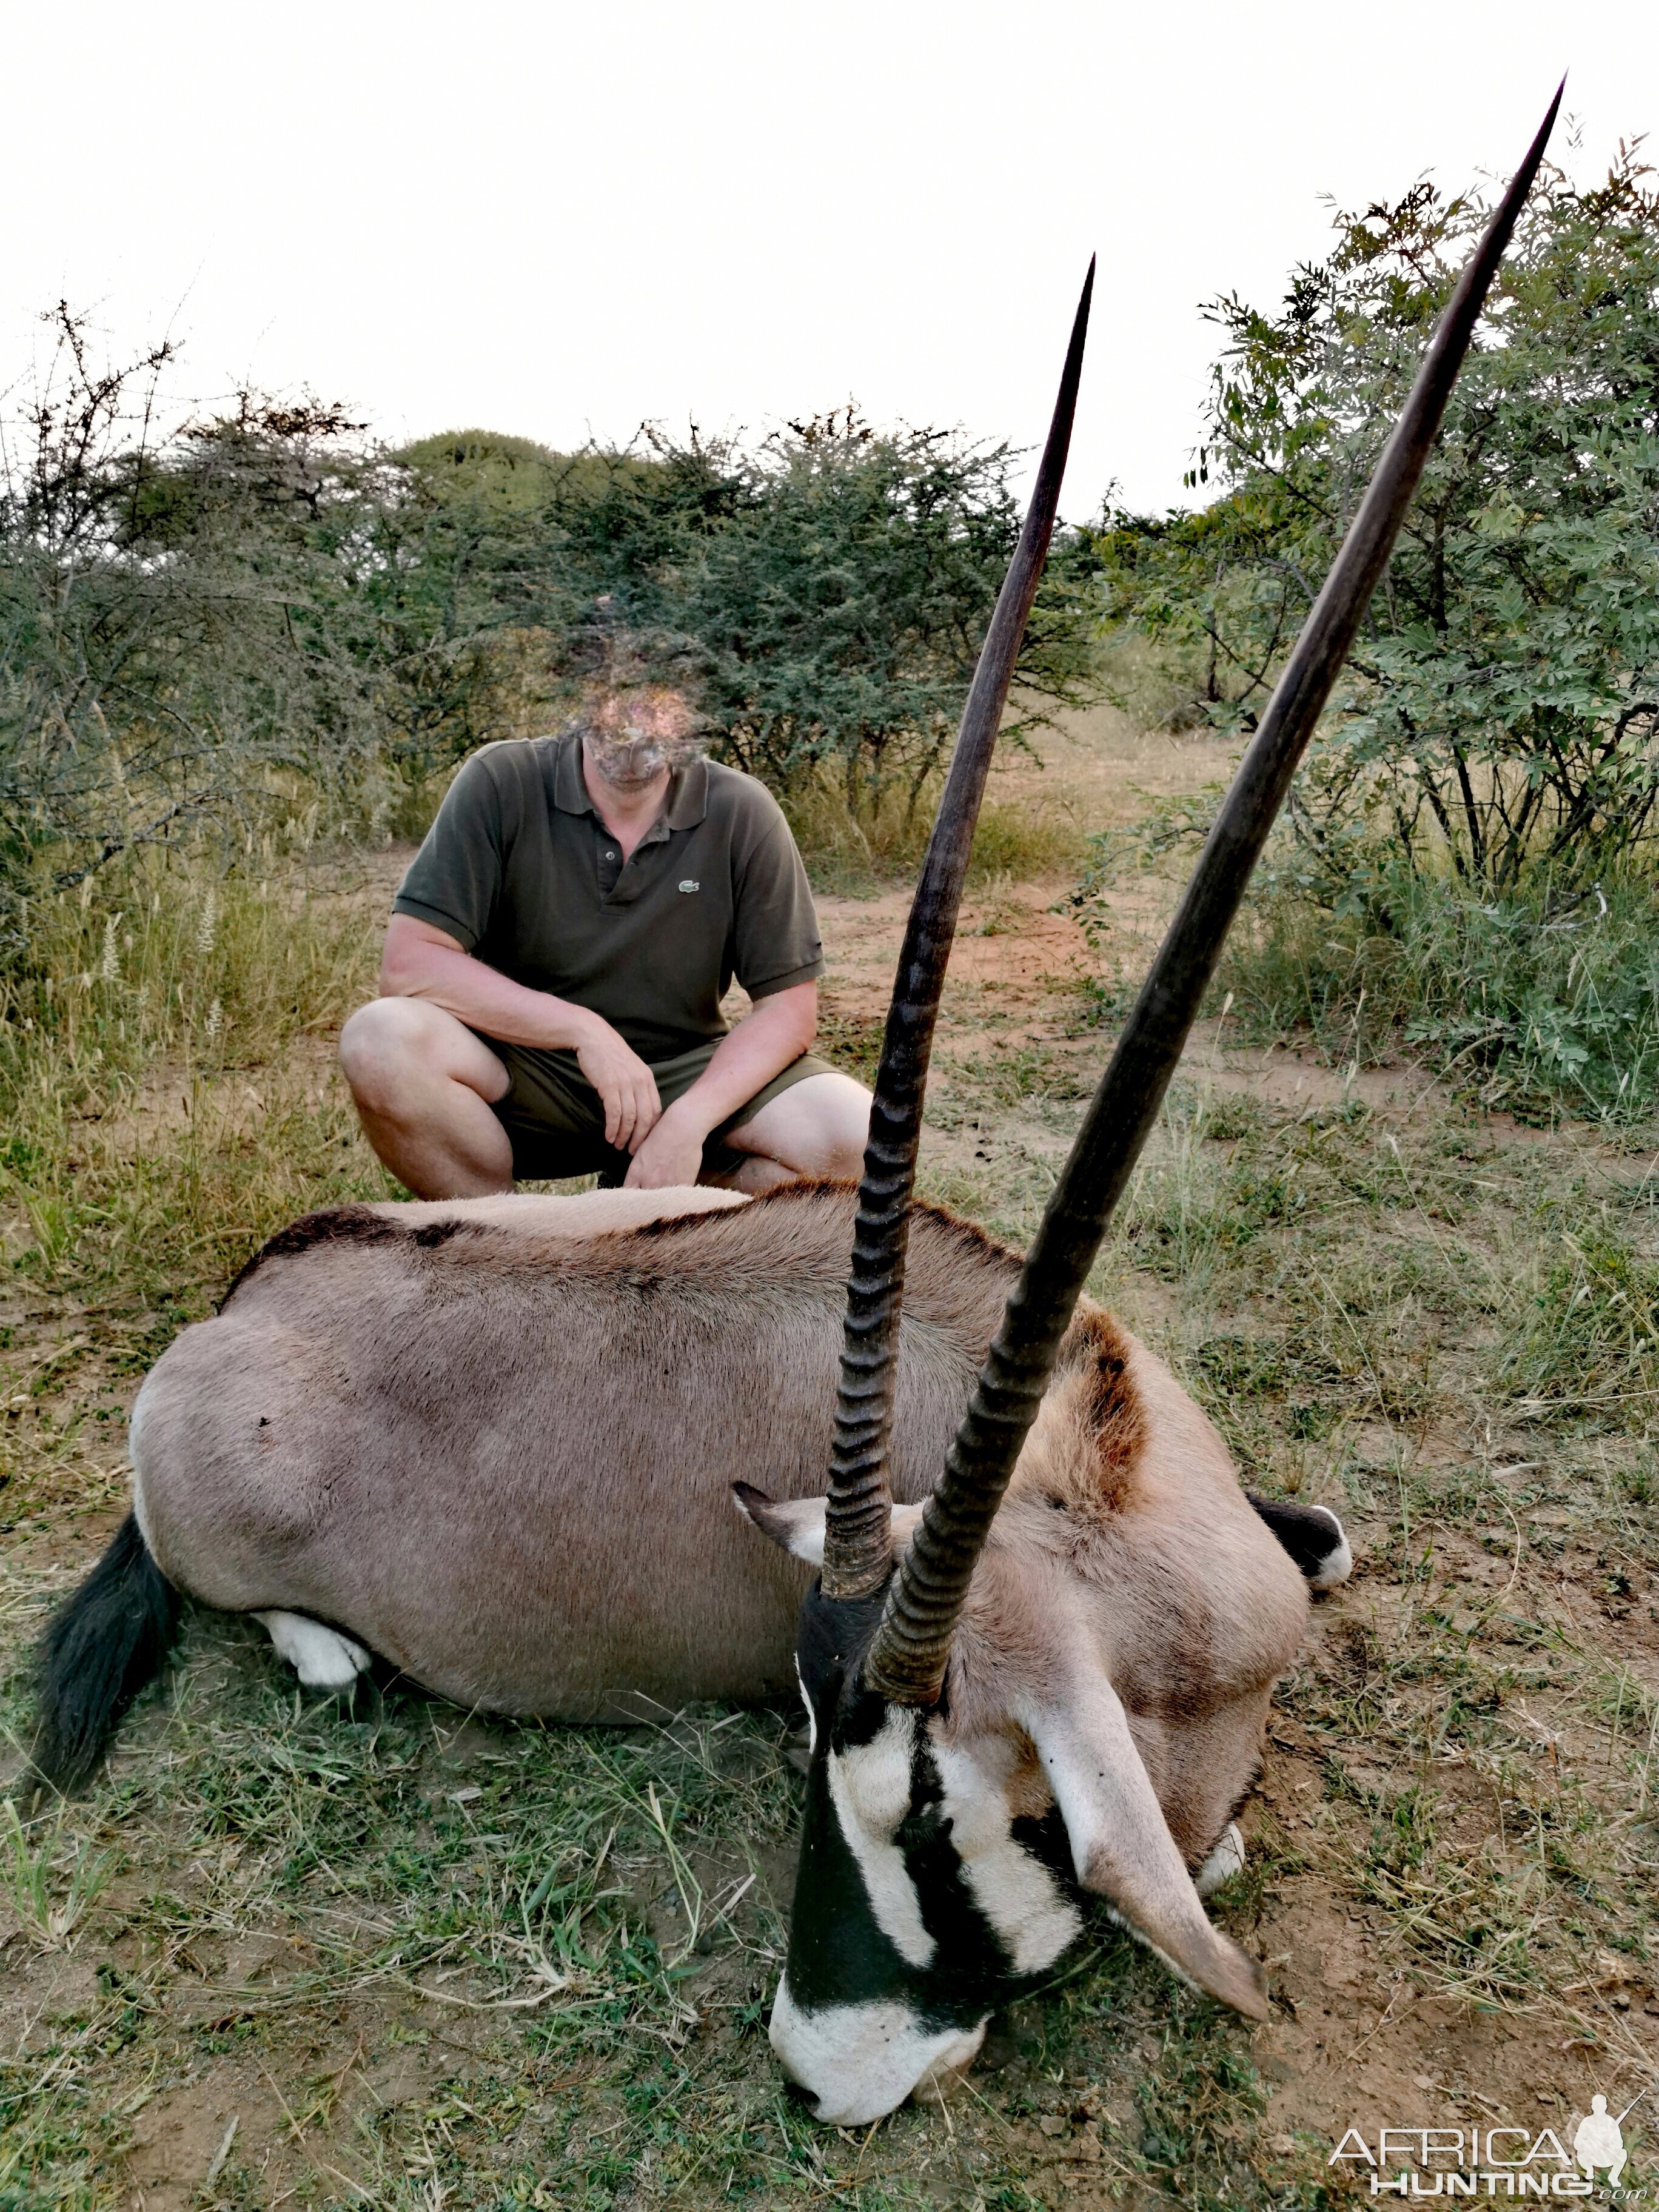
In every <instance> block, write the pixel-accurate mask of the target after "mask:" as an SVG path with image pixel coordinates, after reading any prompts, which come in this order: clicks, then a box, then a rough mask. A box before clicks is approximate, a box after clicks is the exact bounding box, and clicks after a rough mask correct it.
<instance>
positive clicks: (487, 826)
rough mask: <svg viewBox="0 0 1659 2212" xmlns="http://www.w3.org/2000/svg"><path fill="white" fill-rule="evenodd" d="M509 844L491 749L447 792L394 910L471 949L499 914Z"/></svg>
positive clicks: (463, 771)
mask: <svg viewBox="0 0 1659 2212" xmlns="http://www.w3.org/2000/svg"><path fill="white" fill-rule="evenodd" d="M505 842H506V840H505V835H504V824H503V822H502V810H501V790H500V787H499V786H498V784H497V782H496V780H495V775H494V773H493V771H492V768H491V763H490V761H489V751H488V750H486V751H483V752H477V753H474V754H473V756H472V757H471V760H469V761H466V762H465V763H463V764H462V767H461V770H460V773H459V775H457V777H456V778H455V781H453V783H452V784H451V785H450V787H449V789H448V791H447V793H445V796H444V803H443V805H441V807H440V808H439V809H438V818H437V820H436V821H435V823H433V825H432V827H431V828H430V829H428V831H427V833H426V841H425V842H424V843H423V844H422V847H421V849H420V851H419V852H418V853H416V855H415V858H414V859H413V860H411V861H410V864H409V872H408V873H407V874H406V875H405V876H404V879H403V882H402V883H401V884H399V885H398V896H397V897H396V898H395V899H393V901H392V912H393V914H410V915H414V916H415V918H416V921H429V922H430V923H431V924H432V926H433V927H434V928H435V929H441V930H442V931H443V932H444V933H445V934H446V935H447V936H450V937H453V939H455V940H456V942H457V943H458V944H459V945H461V947H462V948H463V949H464V950H465V951H468V952H471V951H472V950H473V948H474V946H475V945H477V943H478V942H479V940H480V939H482V938H483V937H484V936H486V935H487V934H488V933H489V925H490V923H491V921H493V920H494V918H495V905H496V902H497V900H498V899H499V898H500V896H501V870H502V863H503V855H504V849H505Z"/></svg>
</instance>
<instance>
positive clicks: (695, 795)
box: [553, 735, 708, 843]
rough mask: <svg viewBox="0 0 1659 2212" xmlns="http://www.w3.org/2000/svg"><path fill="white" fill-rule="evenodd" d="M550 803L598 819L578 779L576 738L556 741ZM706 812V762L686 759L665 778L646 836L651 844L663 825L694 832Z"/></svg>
mask: <svg viewBox="0 0 1659 2212" xmlns="http://www.w3.org/2000/svg"><path fill="white" fill-rule="evenodd" d="M553 804H554V805H556V807H557V808H558V809H559V811H560V812H561V813H562V814H593V815H594V818H595V820H597V819H598V816H597V814H595V812H594V806H593V802H592V799H590V798H589V797H588V795H587V786H586V782H585V781H583V778H582V741H581V738H580V736H575V735H573V736H570V737H568V738H563V739H562V740H561V742H560V745H559V750H558V754H557V757H556V759H555V761H554V763H553ZM707 813H708V762H707V761H706V760H702V759H696V760H689V761H687V762H686V763H685V765H684V768H677V769H675V771H674V773H673V774H672V775H671V776H670V777H669V779H668V794H667V797H666V798H665V799H664V801H663V805H662V811H661V812H660V813H659V815H658V817H657V819H656V821H655V822H654V823H653V824H652V825H651V828H650V829H648V830H647V832H646V836H647V837H649V838H650V839H651V840H652V842H653V843H654V842H655V841H656V832H657V830H658V829H659V826H660V825H661V824H662V823H667V825H668V827H669V829H696V826H697V824H698V823H700V822H701V821H702V819H703V817H704V816H705V815H706V814H707Z"/></svg>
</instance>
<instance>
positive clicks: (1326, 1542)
mask: <svg viewBox="0 0 1659 2212" xmlns="http://www.w3.org/2000/svg"><path fill="white" fill-rule="evenodd" d="M1244 1494H1245V1496H1246V1497H1247V1498H1249V1499H1250V1503H1251V1504H1252V1505H1254V1506H1255V1510H1256V1511H1257V1512H1258V1513H1259V1514H1260V1515H1261V1517H1262V1519H1263V1520H1264V1521H1265V1522H1267V1526H1268V1527H1269V1528H1271V1529H1272V1530H1273V1534H1274V1535H1275V1536H1277V1537H1278V1539H1279V1542H1280V1543H1281V1544H1282V1545H1283V1546H1284V1547H1285V1550H1286V1551H1287V1552H1288V1553H1290V1555H1291V1558H1292V1559H1294V1560H1295V1561H1296V1564H1297V1566H1298V1567H1300V1568H1301V1570H1302V1571H1303V1573H1304V1575H1305V1576H1306V1577H1307V1578H1308V1585H1309V1588H1310V1589H1316V1590H1325V1589H1335V1588H1336V1585H1337V1584H1338V1583H1345V1582H1346V1581H1347V1579H1348V1577H1349V1576H1350V1575H1351V1574H1352V1572H1353V1553H1352V1551H1351V1550H1350V1549H1349V1547H1348V1539H1347V1536H1346V1533H1345V1532H1344V1529H1343V1527H1342V1523H1341V1522H1340V1521H1339V1520H1338V1519H1337V1517H1336V1516H1335V1514H1334V1513H1333V1512H1332V1510H1331V1509H1330V1507H1329V1506H1328V1505H1271V1504H1268V1502H1267V1499H1266V1498H1255V1497H1253V1496H1251V1494H1250V1492H1249V1491H1246V1492H1245V1493H1244Z"/></svg>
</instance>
